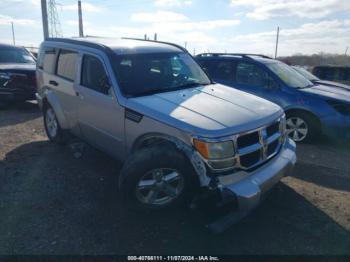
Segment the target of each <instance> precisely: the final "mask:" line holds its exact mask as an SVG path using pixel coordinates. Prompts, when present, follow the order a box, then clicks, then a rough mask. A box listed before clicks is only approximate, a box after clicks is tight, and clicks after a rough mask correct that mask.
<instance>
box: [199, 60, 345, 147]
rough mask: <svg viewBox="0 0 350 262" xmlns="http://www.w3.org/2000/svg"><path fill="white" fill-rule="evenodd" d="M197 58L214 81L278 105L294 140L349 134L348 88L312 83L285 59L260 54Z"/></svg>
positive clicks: (304, 140) (306, 140) (343, 136)
mask: <svg viewBox="0 0 350 262" xmlns="http://www.w3.org/2000/svg"><path fill="white" fill-rule="evenodd" d="M197 60H198V61H199V62H200V63H201V64H202V66H203V67H204V68H205V69H206V70H207V72H209V74H210V75H211V77H212V78H213V79H214V80H215V81H216V82H218V83H222V84H225V85H229V86H231V87H234V88H235V89H239V90H242V91H246V92H249V93H251V94H254V95H257V96H260V97H262V98H265V99H268V100H270V101H272V102H275V103H276V104H278V105H280V106H281V107H282V108H283V109H284V110H285V112H286V115H287V133H288V135H289V136H290V137H291V138H292V139H293V140H294V141H296V142H308V141H312V140H313V139H314V138H315V137H317V136H318V135H319V134H320V133H324V134H327V135H331V136H335V137H342V138H350V91H349V90H346V89H344V88H336V87H330V86H325V85H320V84H314V83H312V82H311V81H309V80H308V79H306V78H305V77H304V76H302V75H301V74H299V73H297V72H296V71H295V70H294V69H293V68H291V67H290V66H288V65H286V64H285V63H283V62H280V61H277V60H274V59H271V58H269V57H266V56H261V55H247V54H201V55H198V56H197Z"/></svg>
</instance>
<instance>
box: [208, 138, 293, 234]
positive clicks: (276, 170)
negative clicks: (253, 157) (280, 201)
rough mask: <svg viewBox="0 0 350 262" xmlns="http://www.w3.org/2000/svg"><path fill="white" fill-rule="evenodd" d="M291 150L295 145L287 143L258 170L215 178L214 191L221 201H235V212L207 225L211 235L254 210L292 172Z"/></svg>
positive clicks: (290, 142)
mask: <svg viewBox="0 0 350 262" xmlns="http://www.w3.org/2000/svg"><path fill="white" fill-rule="evenodd" d="M295 149H296V146H295V143H294V142H293V141H292V140H291V139H287V141H286V142H285V144H284V145H283V147H282V148H281V151H280V152H279V154H278V155H276V156H275V157H274V158H273V159H271V160H270V161H269V162H267V163H265V164H264V165H263V166H261V167H260V168H258V169H256V170H254V171H252V172H245V171H240V172H236V173H234V174H229V175H225V176H220V177H218V179H219V182H218V187H219V188H220V191H221V195H222V198H225V199H226V200H223V201H224V202H228V201H235V203H236V206H237V209H236V210H234V211H232V212H230V213H229V214H228V215H226V216H224V217H222V218H221V219H219V220H218V221H216V222H214V223H212V224H210V225H208V226H209V228H210V229H211V230H212V231H213V232H215V233H219V232H222V231H224V230H225V229H226V228H228V227H229V226H231V225H232V224H234V223H235V222H237V221H239V220H240V219H242V218H243V217H245V216H246V215H247V214H248V213H250V211H252V210H253V209H254V208H255V207H256V206H258V204H259V203H260V202H261V200H262V199H263V197H264V194H265V193H266V192H267V191H269V190H270V189H271V188H272V187H273V186H274V185H275V184H277V183H278V182H279V181H280V180H281V178H282V177H284V176H287V175H288V174H289V172H290V171H291V170H292V168H293V166H294V165H295V163H296V154H295Z"/></svg>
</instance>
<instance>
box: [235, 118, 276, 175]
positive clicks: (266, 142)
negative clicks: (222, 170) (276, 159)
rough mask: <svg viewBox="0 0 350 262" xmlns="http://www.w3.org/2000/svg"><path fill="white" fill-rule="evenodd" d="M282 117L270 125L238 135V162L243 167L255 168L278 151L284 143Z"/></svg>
mask: <svg viewBox="0 0 350 262" xmlns="http://www.w3.org/2000/svg"><path fill="white" fill-rule="evenodd" d="M282 125H283V123H282V118H280V119H278V120H276V121H275V122H273V123H271V124H270V125H268V126H265V127H262V128H259V129H257V130H253V131H250V132H247V133H243V134H238V136H237V144H236V145H237V152H238V154H237V155H236V157H237V162H238V166H239V167H240V168H241V169H251V168H254V167H256V166H258V165H260V164H262V163H263V162H265V161H267V160H268V159H270V158H272V157H273V156H274V155H276V154H277V153H278V151H279V150H280V147H281V143H282V132H283V131H282V130H283V126H282Z"/></svg>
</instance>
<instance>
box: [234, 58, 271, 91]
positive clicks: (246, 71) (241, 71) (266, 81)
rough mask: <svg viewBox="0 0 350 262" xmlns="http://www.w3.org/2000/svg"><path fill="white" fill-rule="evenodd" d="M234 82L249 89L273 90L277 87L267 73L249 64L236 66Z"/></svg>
mask: <svg viewBox="0 0 350 262" xmlns="http://www.w3.org/2000/svg"><path fill="white" fill-rule="evenodd" d="M236 82H237V84H241V85H246V86H251V87H263V88H274V87H276V86H277V84H276V83H275V81H274V80H273V79H272V78H271V77H270V76H269V75H268V73H267V72H265V71H264V70H262V69H261V68H260V67H259V66H257V65H255V64H251V63H238V64H237V68H236Z"/></svg>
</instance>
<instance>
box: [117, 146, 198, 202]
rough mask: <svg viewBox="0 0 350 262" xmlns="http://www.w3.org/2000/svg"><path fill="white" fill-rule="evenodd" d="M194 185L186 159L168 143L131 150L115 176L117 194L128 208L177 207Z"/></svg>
mask: <svg viewBox="0 0 350 262" xmlns="http://www.w3.org/2000/svg"><path fill="white" fill-rule="evenodd" d="M197 186H198V184H197V180H196V174H195V171H194V169H193V167H192V164H191V163H190V161H189V160H188V159H187V157H186V156H185V155H184V154H182V153H181V152H179V151H178V150H177V149H176V147H174V146H172V145H168V144H164V145H156V146H151V147H148V148H144V149H141V150H139V151H137V152H136V153H134V154H133V155H132V156H131V157H130V158H129V159H128V160H127V161H126V163H125V164H124V166H123V168H122V170H121V173H120V177H119V191H120V193H121V196H122V198H123V200H124V203H125V204H126V206H127V207H128V208H132V209H164V208H172V207H175V206H179V205H181V204H184V202H186V201H189V200H190V199H191V196H193V193H194V192H195V191H196V189H197Z"/></svg>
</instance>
